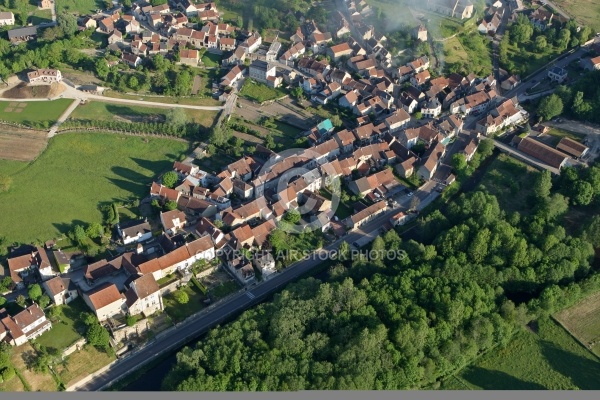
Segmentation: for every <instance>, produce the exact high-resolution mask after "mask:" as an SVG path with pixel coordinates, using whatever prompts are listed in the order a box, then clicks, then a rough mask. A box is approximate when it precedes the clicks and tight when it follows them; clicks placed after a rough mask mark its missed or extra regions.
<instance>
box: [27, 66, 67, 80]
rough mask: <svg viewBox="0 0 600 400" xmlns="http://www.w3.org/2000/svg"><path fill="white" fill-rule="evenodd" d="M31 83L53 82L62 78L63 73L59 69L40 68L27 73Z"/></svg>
mask: <svg viewBox="0 0 600 400" xmlns="http://www.w3.org/2000/svg"><path fill="white" fill-rule="evenodd" d="M27 80H28V81H29V83H53V82H60V81H61V80H62V74H61V73H60V71H59V70H57V69H50V68H47V69H38V70H35V71H31V72H28V73H27Z"/></svg>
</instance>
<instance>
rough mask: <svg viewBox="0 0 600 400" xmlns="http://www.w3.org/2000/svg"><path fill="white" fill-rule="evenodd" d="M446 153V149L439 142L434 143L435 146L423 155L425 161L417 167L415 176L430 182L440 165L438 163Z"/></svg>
mask: <svg viewBox="0 0 600 400" xmlns="http://www.w3.org/2000/svg"><path fill="white" fill-rule="evenodd" d="M445 152H446V148H445V147H444V145H443V144H442V143H441V142H439V141H438V142H436V144H435V146H433V145H432V146H431V147H430V148H429V150H428V151H427V152H426V153H425V155H424V156H423V158H425V159H426V161H425V163H424V164H423V165H422V166H421V167H419V170H418V171H417V174H418V175H419V177H420V178H421V179H425V180H430V179H431V178H433V175H434V174H435V171H436V170H437V168H438V166H439V165H440V161H441V159H442V157H443V156H444V154H445Z"/></svg>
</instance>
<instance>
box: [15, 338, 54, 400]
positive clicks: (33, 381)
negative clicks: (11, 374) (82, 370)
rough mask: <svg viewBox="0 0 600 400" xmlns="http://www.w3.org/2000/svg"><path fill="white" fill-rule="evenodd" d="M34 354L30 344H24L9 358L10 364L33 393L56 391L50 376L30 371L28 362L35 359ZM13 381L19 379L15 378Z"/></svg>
mask: <svg viewBox="0 0 600 400" xmlns="http://www.w3.org/2000/svg"><path fill="white" fill-rule="evenodd" d="M35 356H36V353H35V351H34V350H33V347H31V344H29V343H26V344H24V345H22V346H19V347H18V348H17V350H16V351H15V352H13V355H12V357H11V360H12V363H13V365H14V367H15V368H17V369H18V370H19V372H20V373H21V376H22V377H23V378H24V379H25V381H26V382H27V383H28V384H29V386H30V387H31V390H32V391H34V392H37V391H38V390H39V391H42V392H49V391H56V389H57V387H56V382H54V379H52V376H51V375H50V374H47V373H43V372H36V371H34V370H33V369H32V368H31V369H30V362H31V361H32V360H33V359H34V358H35ZM13 379H19V378H18V377H15V378H13Z"/></svg>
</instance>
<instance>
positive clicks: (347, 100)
mask: <svg viewBox="0 0 600 400" xmlns="http://www.w3.org/2000/svg"><path fill="white" fill-rule="evenodd" d="M357 103H358V94H357V92H356V91H355V90H351V91H349V92H348V93H346V94H345V95H343V96H342V97H340V98H339V99H338V104H339V105H340V107H344V108H354V106H356V104H357Z"/></svg>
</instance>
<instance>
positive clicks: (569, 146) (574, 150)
mask: <svg viewBox="0 0 600 400" xmlns="http://www.w3.org/2000/svg"><path fill="white" fill-rule="evenodd" d="M556 148H557V149H558V150H562V151H564V152H565V153H567V154H569V155H570V156H571V157H575V158H581V157H585V155H586V154H587V153H588V151H589V150H590V149H589V147H587V146H584V145H583V144H581V143H579V142H577V141H575V140H573V139H571V138H568V137H563V138H562V139H560V142H558V144H557V145H556Z"/></svg>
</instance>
